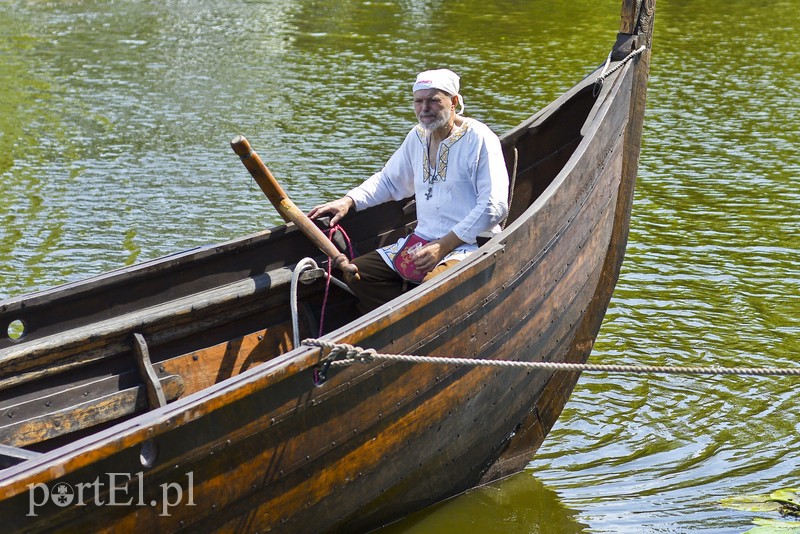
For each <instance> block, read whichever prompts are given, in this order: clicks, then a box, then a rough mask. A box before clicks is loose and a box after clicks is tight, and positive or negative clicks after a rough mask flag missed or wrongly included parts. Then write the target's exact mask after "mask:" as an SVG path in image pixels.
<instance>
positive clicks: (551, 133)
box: [0, 81, 598, 468]
mask: <svg viewBox="0 0 800 534" xmlns="http://www.w3.org/2000/svg"><path fill="white" fill-rule="evenodd" d="M597 98H598V97H597V95H596V94H595V91H594V87H593V84H592V83H590V82H588V81H585V82H583V83H582V84H580V85H578V86H576V87H575V88H573V89H572V90H571V91H570V92H568V93H567V94H565V95H564V97H562V98H561V99H559V100H557V101H556V102H554V103H553V104H551V105H550V106H548V107H546V108H545V109H543V110H542V111H541V112H539V113H537V114H536V115H534V116H532V117H531V118H530V119H528V120H526V121H525V122H523V123H522V124H521V125H520V126H518V127H517V128H515V129H513V130H512V131H510V132H508V133H507V134H505V135H504V136H503V137H502V138H501V141H502V143H503V149H504V155H505V158H506V162H507V167H508V170H509V174H510V176H511V177H512V188H511V194H510V199H511V205H510V213H509V217H508V220H507V221H506V224H509V223H511V222H513V221H514V220H516V219H517V218H519V217H521V216H523V214H524V213H525V211H526V210H527V209H528V208H529V207H530V206H531V205H532V204H533V202H534V201H535V200H536V199H537V198H538V197H539V196H540V195H541V194H542V193H543V192H544V191H545V190H546V189H547V188H548V186H550V184H551V183H552V182H553V180H554V179H555V178H556V176H557V175H558V174H559V172H560V171H561V169H562V168H563V167H564V165H565V164H566V162H567V161H568V159H569V158H570V156H571V155H572V154H573V152H574V151H575V149H576V147H577V146H578V144H579V143H580V141H581V139H582V128H583V126H584V123H585V121H586V120H587V117H589V116H590V114H591V110H592V107H593V106H594V105H595V103H596V101H597ZM319 224H320V227H321V228H323V229H324V230H326V231H327V228H326V224H325V221H324V220H323V221H319ZM414 224H415V210H414V203H413V201H406V202H394V203H391V204H390V205H388V206H380V207H378V208H373V209H370V210H365V211H363V212H360V213H355V214H352V215H350V216H348V217H347V218H346V219H345V220H344V221H343V222H342V225H343V227H344V228H345V229H346V231H347V235H348V236H349V240H350V243H351V244H352V246H353V247H354V248H355V249H356V253H359V252H361V253H363V252H366V251H369V250H372V249H374V248H376V247H378V246H382V245H385V244H388V243H391V242H393V241H395V240H396V239H398V238H399V237H401V236H403V235H406V234H407V233H409V232H410V231H411V230H413V227H414ZM332 240H333V241H334V243H335V244H336V245H337V247H339V248H340V249H341V250H343V251H346V250H347V249H348V248H349V246H348V243H346V240H345V236H344V235H343V234H342V233H341V232H339V233H337V234H335V235H334V236H333V237H332ZM304 258H312V259H313V260H314V263H316V265H317V266H316V267H315V266H314V265H313V264H311V265H310V266H308V268H306V269H304V270H303V271H302V272H297V271H298V269H296V266H297V265H298V263H300V262H301V260H303V259H304ZM326 267H327V261H326V258H325V257H324V256H323V255H322V254H321V253H320V252H319V251H318V250H316V249H315V248H314V246H313V245H312V244H311V243H310V242H309V241H308V240H307V239H306V238H305V237H304V236H303V235H302V234H301V233H300V232H299V231H298V229H297V228H296V227H294V225H289V226H281V227H276V228H272V229H269V230H266V231H263V232H260V233H258V234H254V235H251V236H248V237H245V238H241V239H237V240H235V241H230V242H227V243H223V244H219V245H211V246H207V247H201V248H197V249H192V250H188V251H184V252H181V253H178V254H174V255H171V256H167V257H163V258H158V259H155V260H152V261H148V262H145V263H142V264H139V265H136V266H133V267H130V268H123V269H118V270H115V271H112V272H109V273H106V274H102V275H99V276H95V277H92V278H89V279H86V280H83V281H79V282H73V283H68V284H65V285H62V286H59V287H56V288H54V289H50V290H46V291H42V292H39V293H35V294H32V295H26V296H22V297H15V298H11V299H8V300H6V301H4V302H0V416H2V417H0V468H7V467H9V466H12V465H15V464H18V463H20V462H24V461H26V460H28V459H31V458H36V457H38V456H39V455H40V454H42V453H46V452H47V451H50V450H53V449H55V448H57V447H60V446H62V445H65V444H67V443H70V442H72V441H74V440H76V439H78V438H80V437H82V436H85V435H87V434H89V433H93V432H96V431H97V430H98V429H103V428H107V427H109V426H111V425H114V424H116V423H118V422H120V421H123V420H126V419H129V418H131V417H135V416H137V415H138V414H141V413H145V412H147V411H149V410H153V409H155V408H158V407H159V406H162V405H163V404H165V403H169V402H171V401H174V400H176V399H178V398H181V397H185V396H186V395H189V394H192V393H195V392H198V391H201V390H203V389H205V388H208V387H210V386H212V385H214V384H217V383H219V382H221V381H223V380H225V379H226V378H229V377H231V376H234V375H237V374H239V373H241V372H243V371H245V370H247V369H250V368H252V367H254V366H256V365H258V364H260V363H262V362H265V361H267V360H269V359H271V358H274V357H275V356H277V355H280V354H283V353H285V352H287V351H289V350H292V349H293V348H294V347H295V345H296V343H297V339H304V338H306V337H317V336H319V335H320V334H321V333H325V332H330V331H332V330H334V329H338V328H340V327H342V326H344V325H346V324H347V323H348V322H350V321H352V320H354V319H356V318H357V317H358V316H359V312H358V310H357V307H356V301H355V298H354V297H353V296H352V295H351V294H349V293H348V292H347V291H346V290H345V289H343V288H342V287H340V286H339V285H337V284H335V283H334V284H330V285H329V284H328V283H327V270H326ZM295 273H296V274H295ZM335 274H336V273H335V272H334V275H335ZM293 278H294V283H293ZM293 286H295V287H296V289H295V291H296V294H297V306H296V313H295V314H294V317H293V312H292V306H290V305H289V303H290V300H291V297H290V295H291V292H292V291H293ZM323 303H325V307H324V309H323ZM321 323H322V328H323V332H320V328H321ZM309 380H311V378H310V377H309Z"/></svg>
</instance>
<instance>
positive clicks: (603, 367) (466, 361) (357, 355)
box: [303, 339, 800, 376]
mask: <svg viewBox="0 0 800 534" xmlns="http://www.w3.org/2000/svg"><path fill="white" fill-rule="evenodd" d="M303 345H305V346H307V347H318V348H320V349H322V350H323V351H325V350H327V351H329V353H328V356H327V357H326V358H325V360H324V362H323V365H324V366H325V370H327V368H328V367H340V366H346V365H352V364H354V363H369V362H371V361H373V360H388V361H400V362H411V363H432V364H443V365H471V366H488V367H518V368H523V369H540V370H546V371H596V372H608V373H639V374H642V373H647V374H653V373H657V374H676V375H678V374H680V375H752V376H767V375H770V376H800V368H794V369H793V368H776V367H717V366H715V367H669V366H652V365H609V364H591V363H567V362H525V361H509V360H482V359H476V358H452V357H442V356H416V355H413V354H381V353H379V352H377V351H376V350H375V349H362V348H361V347H354V346H353V345H348V344H346V343H332V342H329V341H322V340H320V339H305V340H303ZM339 356H344V357H345V359H344V360H337V359H336V358H338V357H339Z"/></svg>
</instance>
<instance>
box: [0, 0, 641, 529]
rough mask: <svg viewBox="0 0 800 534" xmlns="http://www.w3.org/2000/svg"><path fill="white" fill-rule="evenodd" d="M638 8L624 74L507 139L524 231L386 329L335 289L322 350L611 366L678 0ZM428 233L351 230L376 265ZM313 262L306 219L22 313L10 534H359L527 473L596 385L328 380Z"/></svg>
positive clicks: (9, 472)
mask: <svg viewBox="0 0 800 534" xmlns="http://www.w3.org/2000/svg"><path fill="white" fill-rule="evenodd" d="M636 4H637V3H635V2H632V1H626V2H625V3H624V5H623V16H622V27H621V32H620V34H619V37H618V40H617V43H616V45H615V46H614V49H613V57H612V61H611V62H610V63H609V64H607V65H604V66H603V67H601V68H600V69H598V71H597V72H595V73H593V74H591V75H590V76H588V77H587V78H585V79H584V80H583V81H582V82H580V83H579V84H577V85H576V86H575V87H574V88H572V89H571V90H569V91H568V92H567V93H566V94H564V95H563V96H562V97H561V98H559V99H558V100H557V101H555V102H553V103H552V104H551V105H549V106H548V107H546V108H545V109H543V110H542V111H540V112H539V113H537V114H535V115H533V116H532V117H531V118H530V119H528V120H526V121H525V122H524V123H522V124H521V125H520V126H519V127H517V128H515V129H513V130H512V131H510V132H508V133H506V134H505V135H503V136H502V144H503V148H504V151H505V156H506V159H507V163H508V168H509V170H510V171H511V173H512V174H513V175H514V185H513V188H512V191H513V196H512V201H511V209H510V216H509V218H508V221H507V223H506V226H505V229H504V230H503V232H502V233H500V234H497V235H495V236H493V237H491V238H490V239H488V241H486V242H485V243H484V244H482V246H481V247H480V249H479V251H478V252H476V253H474V254H473V255H471V256H470V257H469V258H468V259H467V260H465V261H463V262H461V264H459V265H458V266H457V267H455V268H453V269H451V270H450V271H449V272H446V273H444V274H442V275H440V276H439V277H437V278H436V279H434V280H432V281H430V282H429V283H426V284H423V285H421V286H419V287H418V288H416V289H414V290H412V291H410V292H408V293H406V294H404V295H403V296H401V297H399V298H398V299H395V300H394V301H391V302H389V303H387V304H386V305H384V306H382V307H381V308H379V309H377V310H375V311H373V312H370V313H369V314H367V315H364V316H359V314H358V312H357V310H356V307H355V301H354V299H353V297H352V296H351V295H350V294H348V293H347V292H346V291H344V290H343V289H341V288H340V287H338V286H336V285H334V286H332V288H331V289H330V294H329V296H328V298H327V307H326V308H325V311H324V313H325V318H326V319H325V320H326V324H327V326H328V328H327V331H326V332H325V333H324V334H323V335H322V336H320V339H323V340H327V341H330V342H336V343H349V344H352V345H356V346H361V347H370V348H374V349H376V350H377V351H378V352H380V353H389V354H392V353H395V354H396V353H407V354H408V353H410V354H420V355H446V356H463V357H471V358H480V359H507V360H515V359H517V360H530V361H552V362H583V361H585V360H586V359H587V357H588V356H589V353H590V351H591V348H592V345H593V342H594V339H595V336H596V335H597V332H598V330H599V328H600V324H601V321H602V318H603V315H604V313H605V310H606V307H607V305H608V302H609V299H610V297H611V294H612V291H613V288H614V285H615V283H616V280H617V277H618V273H619V269H620V264H621V262H622V258H623V254H624V249H625V245H626V240H627V233H628V225H629V220H630V213H631V204H632V196H633V188H634V182H635V179H636V172H637V164H638V157H639V152H640V145H641V133H642V122H643V114H644V101H645V88H646V81H647V76H648V64H649V48H650V39H651V29H652V22H653V16H654V7H655V3H654V0H645V1H644V2H643V3H642V4H641V5H636ZM641 46H643V47H644V49H643V51H642V50H640V52H641V53H640V55H638V56H636V57H632V58H628V60H627V61H624V62H621V61H620V60H621V59H622V58H625V57H626V56H628V55H629V53H630V52H631V51H633V50H636V49H639V47H641ZM601 72H604V73H605V74H604V82H603V83H602V84H601V83H597V82H596V79H597V78H598V76H600V74H601ZM413 226H414V206H413V203H402V202H397V203H392V204H390V205H385V206H381V207H380V208H378V209H371V210H365V211H364V212H361V213H356V214H353V215H352V216H348V217H347V218H345V220H344V221H343V227H344V228H345V230H346V232H347V234H348V235H349V236H350V238H351V239H352V241H353V243H354V245H355V247H356V248H357V249H358V250H360V251H362V252H364V251H367V250H370V249H373V248H375V247H377V246H379V245H382V244H384V243H387V242H391V241H394V240H395V239H396V238H398V237H399V236H400V235H403V234H405V233H407V232H408V231H409V229H411V228H412V227H413ZM305 258H312V259H315V260H316V262H317V263H318V264H319V265H322V264H323V263H324V260H325V259H326V258H325V257H324V256H322V255H321V254H320V253H319V252H318V250H317V249H316V248H315V247H314V246H313V245H312V244H311V242H310V241H309V240H308V239H306V237H305V236H304V234H302V233H301V232H300V231H299V230H298V227H297V226H296V225H293V224H289V225H285V226H280V227H276V228H272V229H270V230H267V231H264V232H262V233H259V234H256V235H252V236H248V237H245V238H242V239H238V240H235V241H231V242H227V243H223V244H220V245H217V246H210V247H205V248H198V249H194V250H189V251H185V252H182V253H179V254H175V255H172V256H168V257H164V258H160V259H157V260H154V261H150V262H147V263H143V264H141V265H137V266H134V267H132V268H125V269H120V270H116V271H113V272H110V273H107V274H104V275H101V276H97V277H94V278H90V279H88V280H85V281H81V282H77V283H71V284H67V285H64V286H61V287H57V288H55V289H51V290H47V291H43V292H39V293H35V294H32V295H27V296H23V297H18V298H11V299H9V300H6V301H4V302H0V332H2V337H0V415H2V417H0V444H2V445H0V467H2V469H1V470H0V521H2V524H3V525H4V527H5V528H6V530H26V531H42V530H48V531H51V530H67V531H87V532H88V531H99V530H118V531H134V530H135V531H145V530H148V529H149V530H151V531H159V532H160V531H174V530H180V529H183V528H186V529H192V530H194V531H215V530H222V531H269V530H272V531H281V532H292V533H297V532H322V531H346V532H355V531H363V530H367V529H370V528H373V527H376V526H380V525H382V524H385V523H387V522H390V521H392V520H395V519H397V518H399V517H402V516H403V515H405V514H408V513H409V512H411V511H414V510H417V509H419V508H422V507H424V506H427V505H429V504H431V503H434V502H437V501H439V500H442V499H445V498H447V497H449V496H452V495H455V494H457V493H459V492H462V491H464V490H466V489H468V488H471V487H474V486H476V485H479V484H482V483H485V482H487V481H491V480H495V479H497V478H500V477H503V476H506V475H508V474H511V473H514V472H517V471H519V470H520V469H522V468H523V467H524V466H525V465H526V463H527V462H528V461H529V459H530V458H531V456H532V454H533V453H534V451H535V450H536V449H537V447H538V446H539V445H540V444H541V442H542V440H543V439H544V438H545V436H546V435H547V433H548V431H549V429H550V428H551V426H552V425H553V424H554V422H555V420H556V419H557V417H558V415H559V413H560V412H561V410H562V407H563V406H564V404H565V402H566V400H567V398H568V397H569V395H570V392H571V390H572V388H573V386H574V384H575V382H576V381H577V379H578V374H577V373H574V372H566V371H556V372H553V371H532V370H527V371H526V370H519V369H505V368H503V369H500V368H491V367H482V366H466V365H431V364H411V363H403V362H394V361H385V360H376V361H374V362H371V363H357V364H353V365H350V366H346V367H344V366H343V367H335V368H334V367H331V368H330V369H329V370H328V373H327V380H326V381H325V382H324V383H322V384H320V385H315V384H314V382H313V376H314V371H315V369H316V370H318V369H319V364H320V363H321V361H322V359H323V358H324V357H325V356H326V353H325V351H322V350H320V349H318V348H314V347H309V346H304V345H299V344H298V343H297V341H296V339H298V337H297V336H299V339H302V338H304V337H316V336H318V332H317V331H316V328H317V326H316V325H317V324H318V322H319V319H320V316H321V314H322V313H323V300H325V287H326V283H325V276H324V274H325V273H324V270H322V269H315V268H313V265H310V264H309V263H308V262H307V261H306V260H304V259H305ZM304 263H305V264H307V265H309V266H310V268H308V269H300V268H299V267H298V265H302V264H304ZM293 272H294V273H299V274H297V276H295V281H296V282H297V281H300V282H302V283H295V284H293V283H292V280H293ZM292 286H294V290H295V291H296V298H297V308H296V309H297V319H296V320H295V321H294V322H296V323H297V324H296V325H294V324H293V319H292V312H291V310H292V306H290V305H289V303H290V300H292V297H291V296H290V295H291V291H292Z"/></svg>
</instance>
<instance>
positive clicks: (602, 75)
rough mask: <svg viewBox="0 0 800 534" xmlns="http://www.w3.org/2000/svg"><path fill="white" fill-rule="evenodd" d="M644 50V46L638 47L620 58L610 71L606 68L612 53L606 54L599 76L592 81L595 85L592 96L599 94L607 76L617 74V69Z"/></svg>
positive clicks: (645, 48)
mask: <svg viewBox="0 0 800 534" xmlns="http://www.w3.org/2000/svg"><path fill="white" fill-rule="evenodd" d="M645 50H647V47H646V46H645V45H642V46H640V47H639V48H637V49H636V50H634V51H633V52H631V53H630V54H628V55H627V56H625V57H624V58H622V59H621V60H620V61H619V63H617V64H616V65H614V66H613V67H611V68H610V69H609V68H608V66H609V65H610V64H611V53H612V52H609V53H608V57H607V58H606V62H605V64H604V65H603V70H602V71H600V74H599V75H598V76H597V78H596V79H595V81H594V84H595V85H594V90H593V94H594V96H597V95H598V94H599V93H600V89H602V88H603V83H605V81H606V78H608V77H609V76H611V75H612V74H614V73H615V72H617V71H618V70H619V69H621V68H622V67H624V66H625V63H627V62H628V61H630V60H632V59H633V58H635V57H636V56H638V55H640V54H642V53H643V52H644V51H645Z"/></svg>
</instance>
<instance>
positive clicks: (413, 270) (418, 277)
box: [393, 234, 428, 284]
mask: <svg viewBox="0 0 800 534" xmlns="http://www.w3.org/2000/svg"><path fill="white" fill-rule="evenodd" d="M427 243H428V242H427V241H425V240H424V239H422V238H421V237H419V236H418V235H417V234H411V235H410V236H409V237H408V239H407V240H406V242H405V244H404V245H403V248H401V249H400V252H398V253H397V254H396V255H395V257H394V261H393V263H394V268H395V269H397V273H398V274H399V275H400V276H402V277H403V278H405V279H406V280H408V281H409V282H415V283H417V284H418V283H420V282H422V279H423V278H425V275H426V274H428V272H427V271H424V272H423V271H421V270H419V269H417V266H416V265H414V260H413V259H412V258H411V256H412V255H413V254H414V252H416V251H417V250H419V249H420V248H422V247H423V246H425V245H426V244H427Z"/></svg>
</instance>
